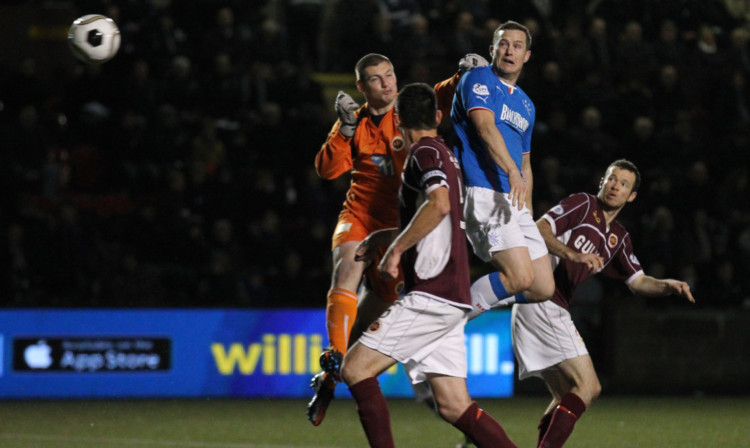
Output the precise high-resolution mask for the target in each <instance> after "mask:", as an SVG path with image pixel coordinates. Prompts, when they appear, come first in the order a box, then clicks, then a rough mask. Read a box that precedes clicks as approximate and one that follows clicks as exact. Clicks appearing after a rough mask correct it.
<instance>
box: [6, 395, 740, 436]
mask: <svg viewBox="0 0 750 448" xmlns="http://www.w3.org/2000/svg"><path fill="white" fill-rule="evenodd" d="M479 401H480V405H481V406H482V407H483V408H484V409H485V410H486V411H488V412H489V413H490V414H492V415H493V416H494V417H496V418H497V419H498V420H499V421H500V422H501V423H502V424H503V426H504V427H505V428H506V431H507V432H508V434H509V435H510V437H511V438H512V439H513V440H514V441H515V442H516V444H518V446H519V447H532V446H533V445H534V442H535V440H536V424H537V421H538V419H539V416H540V413H541V412H542V410H543V408H544V407H545V404H546V397H543V396H539V397H521V398H513V399H507V400H479ZM389 403H390V408H391V421H392V424H393V432H394V437H395V439H396V445H397V446H400V447H410V448H417V447H430V448H439V447H445V448H454V447H455V445H456V443H458V442H459V441H461V440H462V437H461V435H460V434H459V433H458V431H457V430H455V429H454V428H453V427H452V426H450V425H449V424H447V423H445V422H443V421H442V420H440V419H439V418H437V417H436V416H434V415H433V414H432V413H431V412H430V411H429V410H428V409H427V408H426V407H424V406H423V405H419V404H417V403H415V402H413V401H412V400H394V399H392V400H389ZM304 408H305V402H304V401H303V400H142V401H7V402H2V403H0V447H2V448H47V447H49V448H89V447H103V448H108V447H146V448H148V447H186V448H190V447H193V448H301V447H305V448H323V447H362V446H367V443H366V440H365V437H364V434H363V432H362V428H361V427H360V425H359V420H358V419H357V413H356V410H355V408H354V402H353V401H351V400H338V401H334V403H333V404H332V406H331V408H330V410H329V412H328V415H327V416H326V419H325V421H324V422H323V424H322V425H321V426H319V427H317V428H314V427H313V426H312V425H310V423H309V422H308V421H307V420H306V419H305V416H304ZM566 446H569V447H577V448H586V447H592V448H593V447H597V448H608V447H609V448H620V447H623V448H624V447H628V448H630V447H659V448H668V447H680V448H682V447H691V448H700V447H722V448H728V447H750V397H741V398H711V397H702V398H693V397H648V398H645V397H626V398H622V397H603V398H601V399H600V400H599V401H597V403H596V404H595V405H594V406H593V407H592V408H591V409H590V410H589V411H588V412H587V413H586V414H585V415H584V417H583V418H582V419H581V421H580V422H579V424H578V425H577V427H576V431H575V432H574V433H573V435H572V436H571V438H570V439H569V441H568V443H567V445H566Z"/></svg>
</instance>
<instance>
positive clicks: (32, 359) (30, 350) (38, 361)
mask: <svg viewBox="0 0 750 448" xmlns="http://www.w3.org/2000/svg"><path fill="white" fill-rule="evenodd" d="M23 359H24V361H26V365H27V366H29V367H30V368H32V369H47V368H49V366H51V365H52V347H50V346H49V345H47V342H46V341H44V340H40V341H38V342H37V343H36V344H34V345H29V346H28V347H26V350H24V351H23Z"/></svg>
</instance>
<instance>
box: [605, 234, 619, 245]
mask: <svg viewBox="0 0 750 448" xmlns="http://www.w3.org/2000/svg"><path fill="white" fill-rule="evenodd" d="M618 241H619V238H617V235H615V234H614V233H611V234H610V235H609V236H608V237H607V246H609V247H610V248H614V247H615V246H617V242H618Z"/></svg>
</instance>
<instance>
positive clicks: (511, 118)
mask: <svg viewBox="0 0 750 448" xmlns="http://www.w3.org/2000/svg"><path fill="white" fill-rule="evenodd" d="M500 119H501V120H503V121H506V122H508V123H510V124H512V125H513V126H515V127H517V128H518V129H520V130H521V131H523V132H526V129H528V128H529V120H527V119H525V118H524V117H523V115H521V114H519V113H518V112H516V111H514V110H513V109H511V108H510V107H508V106H507V105H505V104H503V111H502V112H501V113H500Z"/></svg>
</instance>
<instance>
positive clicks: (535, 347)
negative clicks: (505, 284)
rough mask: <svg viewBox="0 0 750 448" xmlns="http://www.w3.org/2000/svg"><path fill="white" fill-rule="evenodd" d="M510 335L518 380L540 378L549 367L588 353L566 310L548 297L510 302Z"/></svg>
mask: <svg viewBox="0 0 750 448" xmlns="http://www.w3.org/2000/svg"><path fill="white" fill-rule="evenodd" d="M511 337H512V339H513V351H514V352H515V354H516V359H517V360H518V378H519V379H522V380H523V379H526V378H529V377H532V376H537V377H541V372H542V371H543V370H545V369H547V368H549V367H552V366H554V365H556V364H559V363H561V362H563V361H565V360H566V359H572V358H577V357H578V356H582V355H587V354H588V350H587V349H586V344H585V343H584V342H583V338H581V335H580V334H578V330H577V329H576V326H575V324H573V319H572V318H571V317H570V313H569V312H568V310H566V309H565V308H563V307H561V306H559V305H556V304H555V303H553V302H552V301H551V300H547V301H544V302H539V303H523V304H516V305H513V311H512V312H511Z"/></svg>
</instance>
